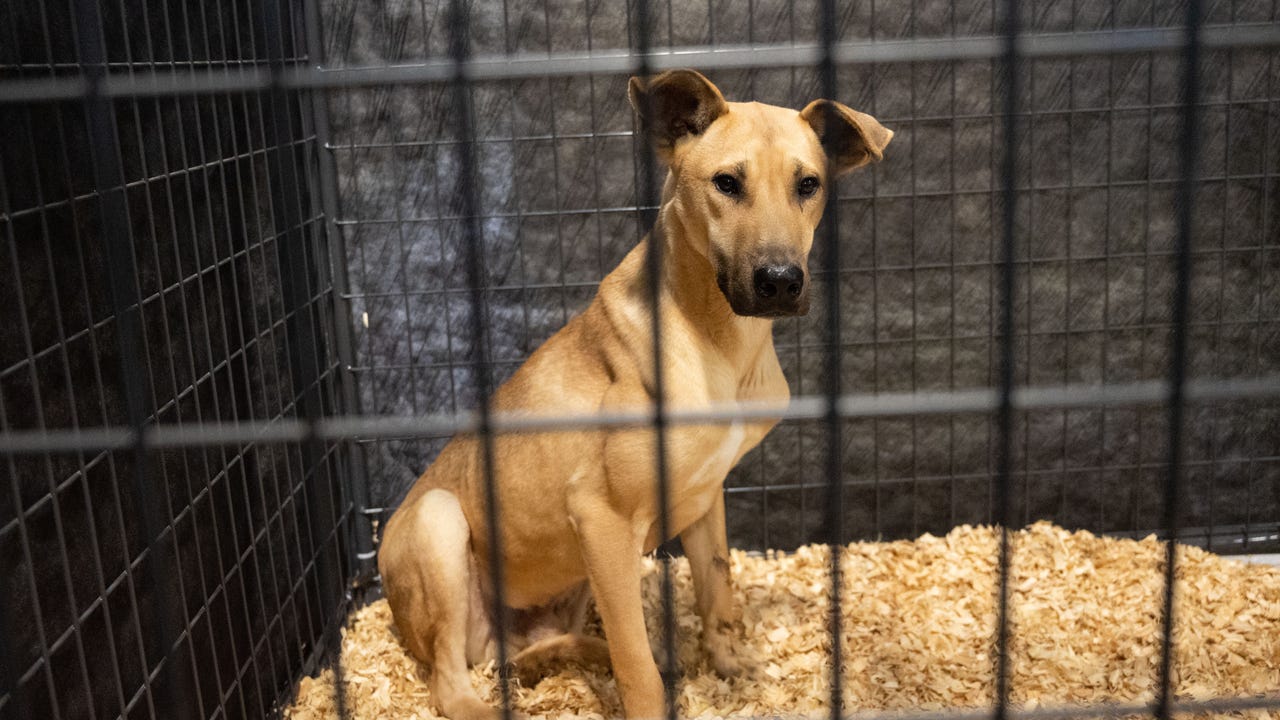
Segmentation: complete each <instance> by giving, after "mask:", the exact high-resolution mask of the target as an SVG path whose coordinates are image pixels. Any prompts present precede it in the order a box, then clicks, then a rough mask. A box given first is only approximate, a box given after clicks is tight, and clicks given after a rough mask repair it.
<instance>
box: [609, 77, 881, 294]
mask: <svg viewBox="0 0 1280 720" xmlns="http://www.w3.org/2000/svg"><path fill="white" fill-rule="evenodd" d="M627 90H628V92H627V94H628V96H629V97H630V100H631V105H632V107H634V108H635V110H636V112H637V113H639V115H640V120H641V124H642V126H643V127H644V129H645V131H646V132H647V134H648V135H649V138H650V140H651V141H652V142H653V145H654V148H655V149H656V151H657V154H658V156H659V157H660V158H661V159H662V161H663V162H664V163H666V165H667V166H668V167H669V168H670V170H671V174H670V176H669V177H668V179H667V186H666V188H665V189H664V191H663V195H664V199H668V198H669V199H670V201H671V202H672V203H673V204H674V205H675V208H676V212H674V213H671V214H670V215H669V216H668V217H669V220H668V222H679V223H680V224H681V227H680V228H679V229H678V230H677V231H678V232H680V233H682V237H684V238H685V239H686V240H687V241H688V242H689V243H690V244H691V245H692V246H693V248H694V249H695V250H696V251H697V252H699V253H700V254H702V255H703V256H704V257H706V259H707V260H708V261H710V263H711V267H712V269H713V270H714V272H715V277H716V282H717V284H718V285H719V287H720V291H721V292H723V293H724V296H725V298H726V299H728V301H729V305H730V307H732V308H733V311H734V312H735V313H737V314H738V315H748V316H754V317H781V316H786V315H803V314H805V313H806V312H808V311H809V282H808V279H809V271H808V259H809V249H810V248H811V247H812V246H813V231H814V229H815V228H816V227H817V225H818V221H819V220H821V219H822V211H823V208H824V206H825V204H826V194H827V192H828V190H829V189H830V188H831V183H832V181H833V180H834V179H835V178H836V177H838V176H840V175H843V174H845V173H847V172H849V171H851V170H853V169H855V168H858V167H861V166H863V165H866V164H867V163H870V162H873V161H876V160H879V159H880V158H881V157H882V154H883V151H884V148H885V146H886V145H888V144H889V140H890V139H891V138H892V137H893V132H892V131H890V130H888V129H886V128H885V127H884V126H882V125H881V124H880V123H878V122H876V119H875V118H873V117H871V116H870V115H867V114H864V113H860V112H858V111H856V110H853V109H851V108H848V107H846V106H844V105H842V104H840V103H838V102H835V101H832V100H814V101H813V102H811V103H809V105H808V106H807V107H805V109H804V110H801V111H799V112H796V111H795V110H789V109H787V108H781V107H776V106H773V105H762V104H760V103H754V102H753V103H731V102H726V101H725V99H724V96H723V95H721V94H720V90H719V89H717V88H716V86H715V85H713V84H711V81H710V80H707V79H706V78H705V77H703V76H702V75H700V74H698V73H696V72H694V71H692V70H672V71H669V72H664V73H662V74H661V75H657V76H655V77H652V78H649V79H642V78H638V77H633V78H631V82H630V84H629V85H628V88H627Z"/></svg>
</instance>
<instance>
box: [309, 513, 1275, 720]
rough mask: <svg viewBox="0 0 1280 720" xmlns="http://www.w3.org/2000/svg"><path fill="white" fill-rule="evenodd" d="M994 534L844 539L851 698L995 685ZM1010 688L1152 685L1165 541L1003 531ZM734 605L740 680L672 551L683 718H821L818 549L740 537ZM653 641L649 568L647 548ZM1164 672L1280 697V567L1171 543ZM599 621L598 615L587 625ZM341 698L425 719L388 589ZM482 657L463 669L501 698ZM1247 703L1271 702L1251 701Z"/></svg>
mask: <svg viewBox="0 0 1280 720" xmlns="http://www.w3.org/2000/svg"><path fill="white" fill-rule="evenodd" d="M997 539H998V535H997V533H996V532H995V531H994V530H992V529H991V528H973V527H967V526H966V527H960V528H957V529H955V530H953V531H952V532H951V533H949V534H948V535H946V536H945V537H933V536H930V535H925V536H923V537H921V538H920V539H918V540H916V541H914V542H909V541H902V542H893V543H855V544H852V545H849V546H848V547H847V548H845V550H844V558H843V570H844V595H843V605H844V607H843V609H842V616H843V627H844V631H843V634H844V653H845V655H844V657H845V678H846V680H845V682H846V690H845V704H846V707H845V709H846V711H847V712H859V711H874V710H926V709H934V710H937V709H945V708H978V707H984V706H987V705H989V703H990V701H991V697H992V694H993V689H992V688H993V682H992V679H993V670H992V665H993V656H994V640H993V631H994V627H995V591H996V548H997ZM1012 541H1013V542H1012V548H1013V556H1012V557H1013V560H1012V576H1011V584H1010V588H1011V597H1010V600H1011V625H1012V634H1011V637H1010V652H1011V655H1010V660H1011V663H1010V670H1011V673H1012V674H1011V699H1012V700H1013V702H1014V703H1016V704H1018V705H1020V706H1023V707H1037V706H1058V705H1063V704H1077V703H1098V702H1106V701H1111V702H1146V701H1150V700H1151V699H1152V698H1153V697H1154V694H1155V690H1156V687H1155V685H1156V680H1155V678H1156V674H1157V667H1158V664H1159V659H1160V654H1159V635H1160V627H1159V626H1160V619H1159V613H1160V607H1161V605H1160V602H1161V592H1162V582H1163V573H1162V571H1161V568H1162V565H1163V558H1164V546H1163V545H1162V544H1161V543H1159V542H1157V541H1156V540H1155V539H1154V538H1147V539H1145V540H1142V541H1133V540H1119V539H1114V538H1104V537H1097V536H1095V535H1092V534H1090V533H1087V532H1076V533H1071V532H1067V531H1066V530H1063V529H1061V528H1058V527H1055V526H1053V525H1050V524H1048V523H1040V524H1037V525H1034V526H1032V527H1030V528H1028V529H1026V530H1023V531H1020V532H1017V533H1015V534H1014V535H1013V536H1012ZM731 563H732V570H733V572H732V582H733V589H734V592H735V594H736V597H737V601H738V603H739V605H740V606H741V609H742V620H743V622H742V623H741V624H740V626H739V627H738V640H739V643H738V645H737V650H738V652H739V657H740V658H741V659H742V660H743V661H744V665H745V666H746V667H751V668H754V672H753V675H752V676H750V677H747V678H738V679H733V680H725V679H722V678H720V677H718V676H717V675H716V674H715V673H714V672H713V671H712V669H711V668H710V665H709V663H708V662H707V661H706V660H705V658H704V657H703V654H702V650H701V640H700V631H701V621H700V620H699V619H698V618H697V616H696V615H695V613H694V610H693V589H692V586H691V581H690V576H689V568H688V565H687V564H686V563H685V562H684V561H683V560H679V561H676V562H674V563H673V564H672V569H673V576H674V579H675V583H676V587H675V597H676V608H677V613H678V618H677V623H678V633H677V635H678V638H677V640H678V643H679V648H678V656H679V660H680V665H681V669H682V681H681V684H680V687H679V694H680V710H681V714H682V716H685V717H727V716H753V715H777V714H784V715H818V714H821V713H824V712H825V707H826V704H827V702H828V699H829V696H830V690H829V687H830V684H829V679H830V678H829V670H828V653H829V651H830V638H829V636H828V633H827V628H826V618H827V606H828V603H827V582H828V553H827V549H826V548H825V547H822V546H808V547H803V548H800V549H799V550H797V551H796V552H794V553H788V554H782V553H768V554H767V555H766V556H765V557H751V556H748V555H747V554H746V553H743V552H738V551H734V552H733V553H732V558H731ZM646 567H647V568H648V571H649V573H648V575H647V576H646V578H645V585H644V598H645V610H646V613H647V615H648V620H649V628H650V633H651V638H655V639H654V643H655V647H657V641H656V635H655V631H656V630H657V628H659V627H661V625H660V622H659V616H660V613H661V605H660V600H659V592H658V589H659V582H660V581H659V579H658V578H659V576H658V573H657V572H655V569H656V565H655V564H654V563H653V562H652V561H647V565H646ZM1177 583H1178V584H1177V595H1176V598H1177V609H1176V618H1177V623H1176V626H1175V643H1176V656H1175V665H1174V671H1175V673H1174V680H1175V684H1176V692H1177V695H1178V697H1179V698H1189V699H1204V698H1210V697H1238V696H1249V697H1258V696H1275V695H1280V569H1277V568H1273V567H1267V566H1262V565H1247V564H1244V563H1241V562H1237V561H1233V560H1228V559H1225V558H1221V557H1218V556H1216V555H1213V554H1211V553H1208V552H1205V551H1203V550H1200V549H1198V548H1192V547H1182V548H1180V555H1179V562H1178V580H1177ZM590 630H591V631H593V632H596V633H599V626H598V624H596V625H595V626H594V627H593V628H591V629H590ZM342 653H343V654H342V660H343V668H344V671H345V683H346V684H345V688H346V702H347V704H348V708H349V710H350V711H351V713H352V716H353V717H355V718H375V717H376V718H383V717H396V718H434V717H437V715H436V714H435V712H434V708H433V707H432V705H431V698H430V694H429V692H428V690H427V683H426V670H425V668H424V666H422V665H421V664H420V663H418V662H417V661H416V660H414V659H413V658H412V657H411V656H410V655H409V654H408V651H407V650H406V649H405V648H404V646H403V645H401V644H400V642H399V640H398V639H397V635H396V633H395V631H394V629H393V627H392V624H391V613H390V610H389V609H388V607H387V604H386V601H378V602H375V603H373V604H371V605H368V606H366V607H364V608H361V609H360V610H358V611H357V612H355V613H354V614H353V616H352V617H351V618H350V621H349V624H348V627H347V628H346V629H345V630H344V633H343V640H342ZM496 677H497V675H496V672H495V670H494V668H493V666H492V665H490V666H489V667H485V668H476V669H474V670H473V671H472V682H473V683H474V684H475V686H476V688H477V689H478V690H479V692H480V694H481V696H482V697H484V698H485V699H486V700H488V701H490V702H496V700H497V686H496ZM513 698H514V703H515V707H516V709H517V710H520V711H523V712H526V713H529V714H530V715H533V716H545V717H548V718H550V717H589V718H601V717H610V716H619V715H621V703H620V702H619V699H618V693H617V688H616V686H615V684H614V682H613V679H612V676H611V675H609V674H608V673H607V672H605V671H602V670H594V671H593V670H584V669H578V668H571V667H570V668H564V669H563V670H561V671H559V672H558V673H557V674H554V675H551V676H549V677H547V678H545V679H543V680H542V681H540V682H539V683H538V684H537V685H536V686H534V687H518V686H517V687H513ZM1242 715H1244V716H1247V717H1250V718H1268V717H1270V718H1280V713H1277V712H1271V713H1268V712H1264V711H1249V712H1247V713H1242ZM284 716H285V717H286V718H289V720H312V719H318V718H331V717H336V716H337V714H336V710H335V706H334V696H333V673H332V670H325V671H323V672H322V673H321V674H320V675H319V676H318V677H315V678H305V679H303V681H302V682H301V684H300V686H299V688H298V693H297V697H296V700H295V702H294V704H293V705H292V706H291V707H289V708H287V709H286V710H285V711H284Z"/></svg>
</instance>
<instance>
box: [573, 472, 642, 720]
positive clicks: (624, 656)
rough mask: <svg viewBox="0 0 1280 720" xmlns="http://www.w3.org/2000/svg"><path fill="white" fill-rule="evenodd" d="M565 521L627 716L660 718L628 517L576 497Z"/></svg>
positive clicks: (636, 552)
mask: <svg viewBox="0 0 1280 720" xmlns="http://www.w3.org/2000/svg"><path fill="white" fill-rule="evenodd" d="M578 500H579V501H578V502H574V503H572V504H571V509H570V513H571V515H570V517H571V518H572V520H573V526H574V530H575V531H576V532H577V534H578V541H579V543H580V544H581V546H582V556H583V559H584V560H585V562H586V566H587V579H588V580H589V581H590V583H591V591H592V593H593V594H594V595H595V599H596V609H597V610H599V612H600V620H601V622H602V623H603V625H604V634H605V639H606V640H608V642H609V659H610V661H611V662H612V664H613V675H614V678H616V679H617V681H618V692H619V693H620V694H621V695H622V706H623V709H624V710H625V711H626V714H627V717H629V718H658V717H662V716H664V715H665V707H664V697H663V689H662V678H661V676H659V674H658V665H657V663H655V662H654V660H653V651H652V650H651V649H650V647H649V633H648V632H647V631H646V630H645V624H644V605H643V603H642V602H641V599H640V550H641V548H640V547H639V545H638V541H637V539H636V537H635V532H634V531H633V530H632V528H631V524H630V523H629V522H628V519H627V518H626V517H625V516H624V515H623V514H621V513H619V512H617V511H616V510H615V509H614V508H613V507H611V506H610V504H609V502H608V501H607V500H606V499H604V498H602V497H594V496H593V497H588V498H579V499H578Z"/></svg>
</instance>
